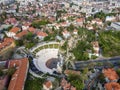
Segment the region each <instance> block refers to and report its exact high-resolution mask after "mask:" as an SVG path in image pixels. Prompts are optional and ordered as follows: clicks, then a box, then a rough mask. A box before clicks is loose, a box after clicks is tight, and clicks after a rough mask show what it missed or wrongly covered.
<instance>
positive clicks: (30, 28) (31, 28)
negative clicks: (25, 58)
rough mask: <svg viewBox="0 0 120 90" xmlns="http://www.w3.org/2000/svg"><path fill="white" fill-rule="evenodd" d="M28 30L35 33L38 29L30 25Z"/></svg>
mask: <svg viewBox="0 0 120 90" xmlns="http://www.w3.org/2000/svg"><path fill="white" fill-rule="evenodd" d="M28 31H29V32H32V33H33V34H34V33H35V32H36V29H35V28H34V27H29V28H28Z"/></svg>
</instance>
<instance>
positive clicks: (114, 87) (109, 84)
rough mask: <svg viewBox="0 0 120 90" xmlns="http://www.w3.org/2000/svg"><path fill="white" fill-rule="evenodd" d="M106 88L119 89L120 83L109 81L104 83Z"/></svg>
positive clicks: (107, 89) (110, 89)
mask: <svg viewBox="0 0 120 90" xmlns="http://www.w3.org/2000/svg"><path fill="white" fill-rule="evenodd" d="M105 89H106V90H120V84H119V83H116V82H110V83H107V84H105Z"/></svg>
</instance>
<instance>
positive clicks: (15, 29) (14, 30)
mask: <svg viewBox="0 0 120 90" xmlns="http://www.w3.org/2000/svg"><path fill="white" fill-rule="evenodd" d="M19 30H20V28H18V27H13V28H12V29H10V31H9V32H14V33H17V32H18V31H19Z"/></svg>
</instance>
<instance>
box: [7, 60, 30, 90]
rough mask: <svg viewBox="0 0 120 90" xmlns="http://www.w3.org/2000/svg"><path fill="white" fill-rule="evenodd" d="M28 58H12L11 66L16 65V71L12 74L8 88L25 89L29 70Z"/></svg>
mask: <svg viewBox="0 0 120 90" xmlns="http://www.w3.org/2000/svg"><path fill="white" fill-rule="evenodd" d="M28 65H29V62H28V59H27V58H23V59H19V60H11V61H10V62H9V68H11V67H16V69H17V70H16V71H15V73H14V74H13V75H12V78H11V80H10V83H9V86H8V90H23V89H24V84H25V79H26V76H27V71H28Z"/></svg>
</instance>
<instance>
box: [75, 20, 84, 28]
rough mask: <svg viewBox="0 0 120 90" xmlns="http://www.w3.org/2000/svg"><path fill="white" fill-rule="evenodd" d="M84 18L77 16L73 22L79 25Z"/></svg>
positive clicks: (81, 24)
mask: <svg viewBox="0 0 120 90" xmlns="http://www.w3.org/2000/svg"><path fill="white" fill-rule="evenodd" d="M84 20H85V19H84V18H77V19H76V20H75V23H76V24H77V25H79V26H81V27H82V26H83V23H84Z"/></svg>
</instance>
